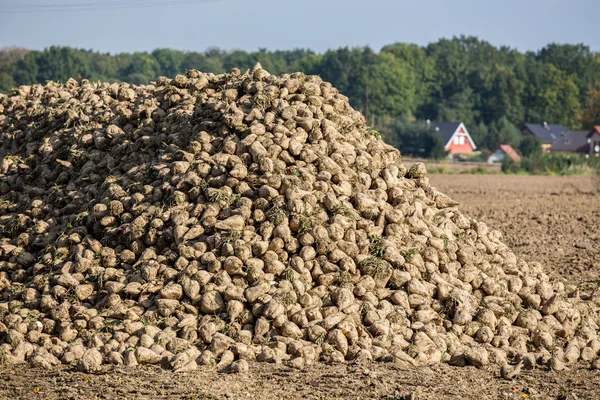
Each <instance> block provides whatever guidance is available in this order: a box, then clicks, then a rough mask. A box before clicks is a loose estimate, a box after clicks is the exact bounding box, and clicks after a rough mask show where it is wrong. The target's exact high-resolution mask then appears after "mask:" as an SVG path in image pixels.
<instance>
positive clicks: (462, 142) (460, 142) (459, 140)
mask: <svg viewBox="0 0 600 400" xmlns="http://www.w3.org/2000/svg"><path fill="white" fill-rule="evenodd" d="M458 144H465V137H464V136H460V137H459V138H458Z"/></svg>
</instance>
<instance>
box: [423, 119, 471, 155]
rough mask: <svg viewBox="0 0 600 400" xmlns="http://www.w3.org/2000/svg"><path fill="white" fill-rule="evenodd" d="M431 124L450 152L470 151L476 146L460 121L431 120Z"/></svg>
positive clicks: (464, 152)
mask: <svg viewBox="0 0 600 400" xmlns="http://www.w3.org/2000/svg"><path fill="white" fill-rule="evenodd" d="M432 124H433V126H434V127H435V130H436V131H437V132H439V134H440V137H441V139H442V143H444V148H445V149H446V151H448V152H449V153H450V154H466V153H471V152H473V151H475V149H476V148H477V146H475V143H474V142H473V139H471V135H469V132H468V131H467V128H466V127H465V124H463V123H462V122H433V123H432Z"/></svg>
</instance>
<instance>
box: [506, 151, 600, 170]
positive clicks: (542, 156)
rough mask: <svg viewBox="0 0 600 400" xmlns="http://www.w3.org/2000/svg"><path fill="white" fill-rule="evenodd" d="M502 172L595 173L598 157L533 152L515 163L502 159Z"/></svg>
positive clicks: (598, 168) (599, 159)
mask: <svg viewBox="0 0 600 400" xmlns="http://www.w3.org/2000/svg"><path fill="white" fill-rule="evenodd" d="M502 172H504V173H513V174H514V173H519V172H525V173H529V174H533V175H596V174H599V173H600V158H598V157H590V158H587V157H584V156H581V155H571V154H549V153H537V152H536V153H533V154H531V155H530V156H529V157H523V158H521V162H520V163H515V162H514V161H513V160H511V159H510V158H508V157H505V158H504V160H502Z"/></svg>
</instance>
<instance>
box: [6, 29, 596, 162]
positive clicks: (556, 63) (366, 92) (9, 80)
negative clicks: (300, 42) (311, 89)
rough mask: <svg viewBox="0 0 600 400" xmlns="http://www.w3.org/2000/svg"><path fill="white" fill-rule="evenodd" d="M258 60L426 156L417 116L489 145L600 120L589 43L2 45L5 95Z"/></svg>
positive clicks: (430, 138) (428, 140)
mask: <svg viewBox="0 0 600 400" xmlns="http://www.w3.org/2000/svg"><path fill="white" fill-rule="evenodd" d="M256 62H260V63H261V64H262V66H263V67H264V68H265V69H267V70H268V71H269V72H271V73H274V74H281V73H286V72H294V71H302V72H305V73H306V74H317V75H320V76H321V77H322V78H323V79H324V80H327V81H330V82H331V83H332V84H333V85H334V86H336V87H337V88H338V89H339V90H340V92H342V93H343V94H345V95H346V96H348V97H349V98H350V102H351V104H352V105H353V107H355V108H356V109H358V110H360V111H362V112H363V113H364V114H365V115H366V116H367V119H368V122H369V123H370V124H371V125H372V126H373V127H375V128H376V129H378V130H379V131H380V132H381V133H382V134H383V135H384V137H385V138H386V140H388V141H389V142H391V143H393V144H396V145H400V144H403V147H410V148H414V151H411V152H412V153H414V155H419V156H438V155H439V150H440V148H439V146H440V143H436V140H438V141H439V139H438V138H436V137H435V136H436V135H434V134H433V133H432V132H431V131H428V130H427V129H426V128H424V127H423V126H422V125H418V124H411V122H413V121H424V120H426V119H429V120H432V121H436V120H438V121H462V122H464V123H465V125H466V127H467V129H468V130H469V133H470V134H471V136H472V138H473V140H474V141H475V143H476V144H477V146H478V148H479V149H480V150H482V149H483V150H488V151H493V150H495V149H496V148H497V147H498V145H499V144H501V143H509V144H512V145H514V146H517V147H518V146H519V145H520V141H521V139H522V135H521V134H520V130H519V128H518V127H519V126H520V125H521V124H522V123H524V122H533V123H543V122H544V121H547V122H548V123H553V124H562V125H564V126H565V127H567V128H569V129H589V128H590V127H591V126H593V125H595V124H600V53H599V52H594V51H592V50H591V49H590V48H589V46H586V45H583V44H576V45H572V44H564V45H563V44H549V45H547V46H546V47H544V48H542V49H540V50H538V51H536V52H532V51H528V52H520V51H518V50H515V49H511V48H509V47H506V46H500V47H496V46H493V45H492V44H490V43H488V42H486V41H484V40H481V39H479V38H477V37H465V36H461V37H454V38H452V39H440V40H438V41H437V42H435V43H430V44H429V45H427V46H418V45H416V44H407V43H395V44H390V45H387V46H385V47H383V48H382V49H381V50H380V51H379V52H376V51H374V50H372V49H371V48H369V47H357V48H349V47H346V48H340V49H335V50H329V51H327V52H325V53H323V54H318V53H315V52H313V51H311V50H308V49H296V50H283V51H282V50H278V51H270V50H267V49H260V50H258V51H255V52H246V51H241V50H233V51H224V50H220V49H217V48H211V49H208V50H206V51H204V52H189V51H178V50H171V49H156V50H154V51H152V52H150V53H148V52H136V53H121V54H106V53H100V52H96V51H92V50H83V49H75V48H70V47H58V46H54V47H50V48H47V49H45V50H43V51H33V50H32V51H30V50H27V49H21V48H6V49H3V50H1V51H0V93H6V92H8V91H9V90H10V89H11V88H13V87H16V86H19V85H27V84H33V83H45V82H46V81H48V80H53V81H59V82H64V81H66V80H67V79H69V78H71V77H72V78H75V79H89V80H93V81H96V80H102V81H124V82H130V83H135V84H143V83H148V82H149V81H151V80H154V79H155V78H157V77H158V76H161V75H165V76H174V75H176V74H178V73H183V72H185V71H186V70H187V69H198V70H201V71H205V72H215V73H220V72H225V71H229V70H230V69H231V68H233V67H237V68H240V69H242V70H243V69H246V68H251V67H252V66H253V65H254V64H255V63H256ZM415 140H417V141H421V142H423V143H425V144H423V145H421V144H420V143H416V142H415ZM423 146H425V147H423ZM424 149H425V150H424ZM442 150H443V146H442ZM420 153H423V154H420Z"/></svg>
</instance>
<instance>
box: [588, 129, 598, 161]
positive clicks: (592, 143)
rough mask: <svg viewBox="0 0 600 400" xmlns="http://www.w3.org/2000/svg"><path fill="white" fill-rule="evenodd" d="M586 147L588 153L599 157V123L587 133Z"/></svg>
mask: <svg viewBox="0 0 600 400" xmlns="http://www.w3.org/2000/svg"><path fill="white" fill-rule="evenodd" d="M587 142H588V149H589V152H590V153H589V154H590V155H595V156H596V157H600V125H598V126H595V127H594V128H592V130H591V131H590V132H589V133H588V134H587Z"/></svg>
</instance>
